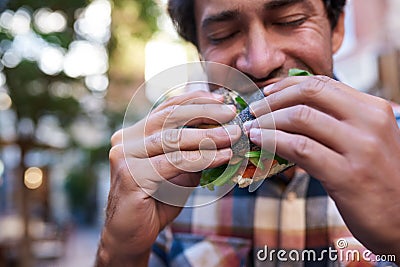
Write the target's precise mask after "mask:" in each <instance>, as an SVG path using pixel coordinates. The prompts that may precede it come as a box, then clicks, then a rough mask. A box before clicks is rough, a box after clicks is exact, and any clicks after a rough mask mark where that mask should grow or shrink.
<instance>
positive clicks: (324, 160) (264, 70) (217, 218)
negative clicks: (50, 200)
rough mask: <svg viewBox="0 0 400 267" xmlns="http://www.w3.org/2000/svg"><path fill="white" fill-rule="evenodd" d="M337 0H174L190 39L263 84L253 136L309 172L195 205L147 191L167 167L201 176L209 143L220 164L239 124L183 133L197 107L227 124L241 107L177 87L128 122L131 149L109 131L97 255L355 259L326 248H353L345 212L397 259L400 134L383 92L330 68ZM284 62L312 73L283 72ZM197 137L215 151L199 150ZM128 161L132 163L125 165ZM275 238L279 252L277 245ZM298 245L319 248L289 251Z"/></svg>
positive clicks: (262, 262) (178, 180) (339, 24)
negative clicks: (376, 93) (366, 90)
mask: <svg viewBox="0 0 400 267" xmlns="http://www.w3.org/2000/svg"><path fill="white" fill-rule="evenodd" d="M344 4H345V1H344V0H342V1H340V0H339V1H334V0H332V1H329V0H201V1H200V0H193V1H189V0H171V1H170V2H169V11H170V14H171V16H172V18H173V20H174V21H175V23H176V25H177V28H178V31H179V32H180V34H181V35H182V36H183V37H184V38H185V39H186V40H188V41H191V42H192V43H194V44H195V45H196V46H197V48H198V51H199V54H200V56H201V58H202V59H203V60H207V61H215V62H219V63H223V64H226V65H229V66H231V67H233V68H236V69H238V70H240V71H241V72H243V73H245V74H246V75H247V76H248V77H250V78H251V79H252V80H253V81H254V82H255V83H256V84H257V86H258V87H260V88H264V93H265V95H266V97H265V100H266V101H268V103H269V105H270V107H271V110H272V113H269V112H267V111H265V108H264V105H265V104H263V103H262V101H260V102H256V103H253V104H252V106H251V107H252V109H253V110H254V115H255V116H256V117H257V122H253V123H249V124H247V125H246V129H247V130H248V132H249V136H250V138H251V140H252V141H253V142H254V143H255V144H257V145H260V146H263V147H271V146H273V145H274V144H271V140H273V139H275V141H276V152H277V154H279V155H280V156H282V157H284V158H287V159H288V160H291V161H293V162H296V163H297V165H298V166H300V167H301V168H303V169H304V170H306V171H307V173H308V174H307V173H304V172H302V171H300V170H297V171H295V172H294V170H291V173H290V172H289V173H286V175H285V176H279V177H273V178H271V179H267V180H266V181H265V182H264V184H263V185H262V186H261V187H260V188H259V189H258V190H257V191H256V192H253V193H248V192H247V191H243V190H241V189H238V188H235V189H234V190H233V191H232V192H231V193H230V194H228V195H227V196H225V197H224V198H223V199H221V200H219V201H217V202H215V203H213V204H212V205H207V206H205V207H201V208H193V209H186V208H185V209H183V210H182V209H181V208H179V207H174V206H170V205H167V204H164V203H162V202H158V201H157V200H155V199H154V198H152V197H150V196H149V195H148V194H147V193H145V192H157V190H158V186H159V184H160V181H162V180H163V179H167V180H169V181H171V182H173V183H175V184H178V185H184V186H196V185H197V184H198V182H199V174H198V172H197V171H198V170H201V169H204V168H205V167H206V166H208V163H210V158H211V156H212V155H214V156H215V157H214V158H213V160H211V165H210V166H209V167H215V166H219V165H221V164H223V163H226V162H227V161H228V160H229V159H230V158H231V156H232V151H231V149H230V148H229V147H230V144H231V143H234V142H235V141H237V140H238V139H239V136H240V129H238V128H235V126H230V127H229V128H228V129H227V130H224V129H222V128H221V127H219V128H214V129H191V128H187V129H183V130H182V131H181V135H180V136H179V137H178V134H177V133H178V130H177V128H179V127H180V126H183V125H184V122H187V121H190V120H191V118H193V117H194V116H196V117H197V118H198V119H197V122H207V121H208V120H213V121H218V122H221V123H224V122H228V121H230V120H231V119H232V118H233V117H234V116H235V113H234V112H232V108H230V107H227V106H224V105H221V104H219V103H220V98H219V97H218V96H215V95H213V94H211V93H207V92H200V91H197V92H191V93H187V94H183V95H181V96H178V97H174V98H171V99H169V100H167V101H165V102H164V103H162V104H161V105H160V106H158V107H157V108H156V109H155V110H153V112H152V113H151V115H150V116H149V117H148V118H147V121H145V120H142V121H140V122H138V123H137V124H135V125H133V126H131V127H129V128H127V129H125V130H124V146H125V149H126V150H128V151H129V154H128V155H129V156H128V157H126V158H125V154H124V153H123V147H122V132H121V131H120V132H118V133H116V134H115V135H114V136H113V138H112V144H113V148H112V149H111V151H110V164H111V189H110V195H109V201H108V207H107V217H106V221H105V226H104V229H103V233H102V237H101V243H100V246H99V251H98V259H97V264H98V266H147V265H150V266H269V265H274V266H275V265H285V264H286V265H310V266H311V265H332V264H335V263H338V261H349V260H350V261H351V260H352V259H348V258H344V257H341V258H340V259H339V258H335V257H328V252H331V251H333V249H336V250H337V251H340V249H347V248H352V247H353V246H352V242H350V241H353V239H352V237H351V234H350V232H349V231H348V229H347V228H346V226H345V224H344V222H343V221H342V218H341V216H342V217H343V219H344V221H345V222H346V225H347V227H348V228H349V229H350V231H351V232H352V233H353V234H354V235H355V236H356V237H357V238H358V239H359V240H360V241H361V242H362V243H363V244H364V245H365V246H367V247H368V249H370V250H371V251H373V252H374V253H376V254H378V253H379V254H393V255H396V256H397V260H399V258H400V245H399V244H400V227H399V223H400V204H399V203H400V202H399V201H398V199H399V197H398V196H399V195H400V164H398V162H400V134H399V130H398V128H397V124H396V120H395V118H394V115H393V111H392V109H391V106H390V105H389V103H388V102H386V101H384V100H381V99H378V98H376V97H373V96H369V95H366V94H363V93H360V92H358V91H356V90H355V89H352V88H350V87H348V86H347V85H345V84H342V83H340V82H338V81H335V80H333V79H331V78H329V77H333V71H332V69H333V67H332V55H333V54H334V53H335V52H336V51H337V50H338V49H339V47H340V45H341V43H342V40H343V35H344V25H343V24H344V22H343V20H344V14H343V6H344ZM290 68H300V69H305V70H309V71H310V72H312V73H314V74H316V75H319V76H314V77H290V78H286V76H287V72H288V70H289V69H290ZM272 117H274V120H275V125H276V131H275V130H274V129H273V127H274V126H273V125H274V123H273V121H272ZM167 118H168V123H167V124H166V123H165V121H166V119H167ZM206 118H207V119H206ZM146 123H147V124H146ZM165 125H167V126H165ZM161 132H163V134H161ZM143 133H144V136H143ZM163 136H165V137H166V138H163ZM205 137H207V138H209V139H211V140H212V141H213V142H214V144H215V146H216V147H217V151H216V152H215V151H212V152H211V150H205V151H202V152H201V153H200V152H199V150H198V149H199V148H198V144H199V143H200V141H201V140H203V139H204V138H205ZM271 137H274V138H271ZM177 143H179V145H180V146H179V147H178V146H177ZM143 144H144V145H143ZM165 145H166V147H167V148H168V149H167V151H165V150H164V149H163V146H164V147H165ZM179 150H181V151H179ZM211 154H212V155H211ZM152 165H153V166H155V168H151V166H152ZM127 166H134V168H131V169H130V171H131V172H132V173H131V172H130V171H129V170H128V167H127ZM132 170H133V171H132ZM143 170H146V171H143ZM182 170H186V171H182ZM132 176H133V178H134V179H132ZM138 181H140V186H139V185H138ZM325 190H326V191H325ZM326 192H328V193H329V195H330V197H331V198H332V199H333V200H332V199H331V198H329V197H328V196H327V193H326ZM191 197H192V198H191V201H193V198H196V197H197V196H191ZM336 206H337V208H336ZM339 211H340V215H341V216H340V215H339ZM178 215H179V216H178ZM177 216H178V217H177ZM174 220H175V221H174ZM161 231H162V233H161V234H160V232H161ZM157 237H158V238H157ZM156 239H157V241H156ZM339 241H340V242H339ZM355 247H357V249H358V248H360V246H359V245H355ZM272 250H274V252H276V253H277V252H278V251H281V252H279V253H277V254H278V255H279V257H278V255H277V254H275V255H274V254H273V253H272ZM302 251H303V252H304V251H305V252H307V253H308V254H313V253H315V255H317V257H316V258H315V257H314V258H313V257H311V256H312V255H311V256H309V257H305V258H304V257H303V258H302V257H300V258H296V255H299V253H301V252H302ZM271 253H272V255H271ZM296 253H297V254H296ZM289 255H291V257H288V256H289ZM285 259H286V261H285ZM288 260H290V261H288ZM361 260H363V262H364V263H365V262H366V259H364V258H362V259H361ZM356 261H357V260H356ZM372 263H373V262H369V264H372Z"/></svg>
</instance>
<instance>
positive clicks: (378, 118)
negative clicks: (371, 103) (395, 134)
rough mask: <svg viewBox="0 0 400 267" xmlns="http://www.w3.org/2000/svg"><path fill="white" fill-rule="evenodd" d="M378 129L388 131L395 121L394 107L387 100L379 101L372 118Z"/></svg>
mask: <svg viewBox="0 0 400 267" xmlns="http://www.w3.org/2000/svg"><path fill="white" fill-rule="evenodd" d="M370 118H371V120H372V121H373V123H374V125H375V126H376V128H377V129H382V128H383V129H387V127H388V126H389V125H390V124H391V122H392V121H393V118H394V116H393V109H392V106H391V105H390V104H389V102H387V101H386V100H383V99H379V100H378V103H377V108H376V109H375V110H374V114H371V116H370Z"/></svg>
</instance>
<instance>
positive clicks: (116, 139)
mask: <svg viewBox="0 0 400 267" xmlns="http://www.w3.org/2000/svg"><path fill="white" fill-rule="evenodd" d="M122 133H123V129H120V130H118V131H116V132H115V133H114V134H113V135H112V136H111V145H112V146H115V145H117V144H119V143H122V135H123V134H122Z"/></svg>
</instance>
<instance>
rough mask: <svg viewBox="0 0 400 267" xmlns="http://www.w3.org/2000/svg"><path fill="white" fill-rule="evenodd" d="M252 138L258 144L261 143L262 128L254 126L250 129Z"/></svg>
mask: <svg viewBox="0 0 400 267" xmlns="http://www.w3.org/2000/svg"><path fill="white" fill-rule="evenodd" d="M250 140H251V141H252V142H253V143H256V144H260V143H261V129H260V128H253V129H251V130H250Z"/></svg>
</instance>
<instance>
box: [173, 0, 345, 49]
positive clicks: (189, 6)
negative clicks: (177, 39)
mask: <svg viewBox="0 0 400 267" xmlns="http://www.w3.org/2000/svg"><path fill="white" fill-rule="evenodd" d="M199 1H201V0H199ZM322 1H323V2H324V5H325V10H326V13H327V16H328V19H329V22H330V24H331V28H332V29H333V28H335V27H336V24H337V22H338V19H339V16H340V14H341V13H342V12H343V8H344V6H345V4H346V0H322ZM168 13H169V15H170V17H171V19H172V22H173V23H174V25H175V28H176V30H177V31H178V33H179V35H180V36H181V37H182V38H183V39H185V40H186V41H189V42H191V43H193V44H194V45H195V46H197V36H196V35H197V33H196V23H195V21H194V0H169V1H168Z"/></svg>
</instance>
